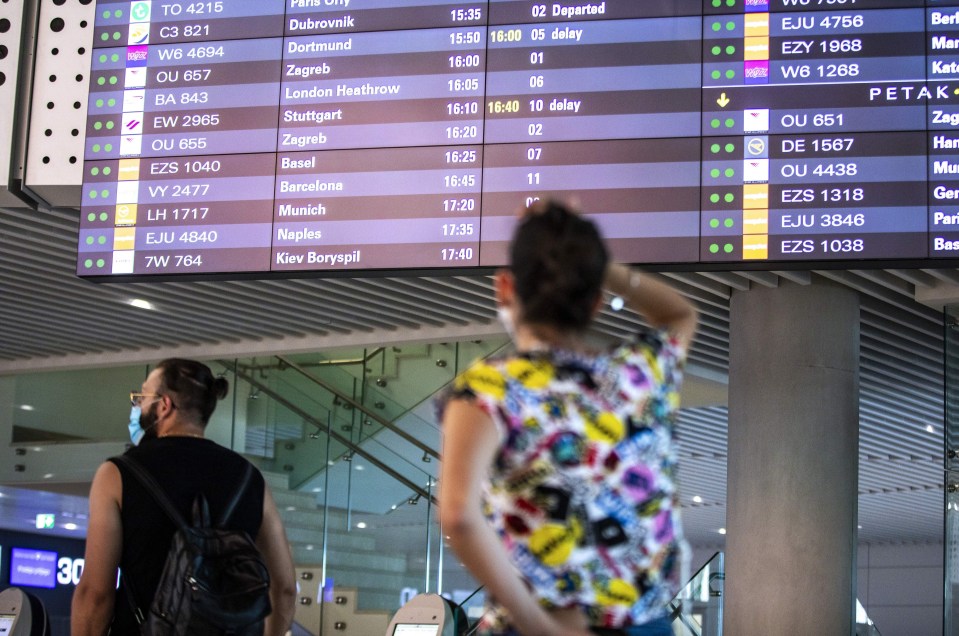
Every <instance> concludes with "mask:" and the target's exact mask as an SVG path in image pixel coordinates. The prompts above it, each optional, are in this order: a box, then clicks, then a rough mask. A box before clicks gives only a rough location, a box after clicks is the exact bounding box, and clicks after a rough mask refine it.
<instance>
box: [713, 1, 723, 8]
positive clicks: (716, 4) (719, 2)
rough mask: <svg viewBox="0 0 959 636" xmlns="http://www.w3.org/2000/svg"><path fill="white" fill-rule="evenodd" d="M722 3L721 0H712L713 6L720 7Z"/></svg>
mask: <svg viewBox="0 0 959 636" xmlns="http://www.w3.org/2000/svg"><path fill="white" fill-rule="evenodd" d="M722 4H723V0H713V6H714V7H721V6H722Z"/></svg>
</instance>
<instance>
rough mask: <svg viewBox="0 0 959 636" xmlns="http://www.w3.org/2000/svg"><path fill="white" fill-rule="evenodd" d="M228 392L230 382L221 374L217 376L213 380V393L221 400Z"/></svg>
mask: <svg viewBox="0 0 959 636" xmlns="http://www.w3.org/2000/svg"><path fill="white" fill-rule="evenodd" d="M229 392H230V383H229V382H228V381H227V379H226V378H224V377H223V376H217V377H216V378H214V380H213V394H214V395H216V399H218V400H222V399H223V398H225V397H226V394H227V393H229Z"/></svg>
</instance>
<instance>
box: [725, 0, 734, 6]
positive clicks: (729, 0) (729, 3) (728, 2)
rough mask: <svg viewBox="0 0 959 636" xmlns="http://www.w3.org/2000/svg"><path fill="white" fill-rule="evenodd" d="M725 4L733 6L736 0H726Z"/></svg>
mask: <svg viewBox="0 0 959 636" xmlns="http://www.w3.org/2000/svg"><path fill="white" fill-rule="evenodd" d="M726 6H727V7H735V6H736V0H726Z"/></svg>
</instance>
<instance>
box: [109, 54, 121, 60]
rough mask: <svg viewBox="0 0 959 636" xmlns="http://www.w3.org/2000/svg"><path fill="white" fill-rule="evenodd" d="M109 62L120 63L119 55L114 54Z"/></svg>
mask: <svg viewBox="0 0 959 636" xmlns="http://www.w3.org/2000/svg"><path fill="white" fill-rule="evenodd" d="M110 61H111V62H119V61H120V55H119V54H118V53H114V54H113V55H111V56H110Z"/></svg>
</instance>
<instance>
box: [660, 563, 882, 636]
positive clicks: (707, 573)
mask: <svg viewBox="0 0 959 636" xmlns="http://www.w3.org/2000/svg"><path fill="white" fill-rule="evenodd" d="M725 580H726V560H725V556H724V554H723V553H722V552H717V553H716V554H714V555H713V556H712V558H711V559H709V561H707V562H706V564H705V565H704V566H703V567H701V568H700V569H699V571H697V572H696V573H695V574H694V575H693V576H692V577H691V578H690V579H689V582H688V583H687V584H686V585H685V586H683V589H681V590H680V591H679V593H678V594H676V596H675V597H674V598H673V600H672V601H670V603H669V612H670V618H671V620H672V624H673V634H674V635H675V636H722V633H723V599H724V592H723V584H724V582H725ZM856 636H882V635H881V634H880V632H879V629H878V628H877V627H876V625H875V623H873V622H872V620H870V618H869V616H868V614H867V613H866V609H865V608H864V607H863V606H862V603H860V602H859V600H858V599H857V600H856Z"/></svg>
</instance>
